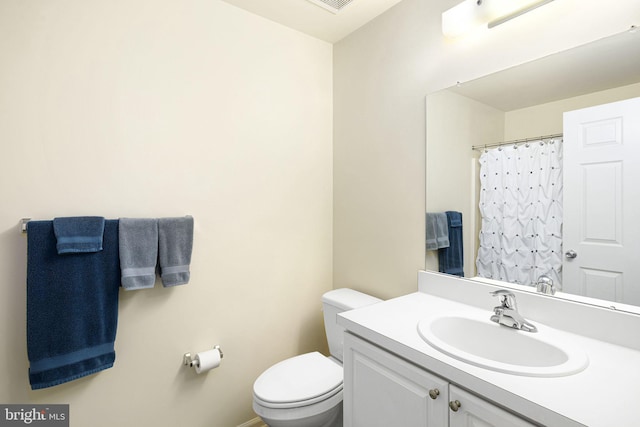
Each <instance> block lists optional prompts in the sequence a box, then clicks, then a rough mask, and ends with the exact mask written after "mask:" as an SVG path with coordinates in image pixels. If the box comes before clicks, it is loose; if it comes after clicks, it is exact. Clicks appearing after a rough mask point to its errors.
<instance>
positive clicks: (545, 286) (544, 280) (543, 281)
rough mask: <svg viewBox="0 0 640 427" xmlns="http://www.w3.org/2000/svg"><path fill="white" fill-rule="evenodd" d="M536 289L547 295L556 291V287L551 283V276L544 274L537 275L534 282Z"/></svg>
mask: <svg viewBox="0 0 640 427" xmlns="http://www.w3.org/2000/svg"><path fill="white" fill-rule="evenodd" d="M536 290H537V291H538V292H541V293H543V294H548V295H554V294H555V293H556V287H555V286H554V284H553V280H552V279H551V277H549V276H547V275H544V274H543V275H542V276H540V277H538V281H537V282H536Z"/></svg>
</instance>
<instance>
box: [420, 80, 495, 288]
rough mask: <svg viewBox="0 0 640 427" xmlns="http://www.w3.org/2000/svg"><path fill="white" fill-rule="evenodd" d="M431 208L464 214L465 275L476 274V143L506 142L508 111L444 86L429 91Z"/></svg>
mask: <svg viewBox="0 0 640 427" xmlns="http://www.w3.org/2000/svg"><path fill="white" fill-rule="evenodd" d="M426 102H427V120H428V123H429V126H427V145H426V152H427V155H426V156H427V157H426V159H427V160H426V164H427V170H428V171H429V174H428V175H427V177H426V181H427V182H426V188H427V194H428V195H429V199H428V200H427V203H426V211H427V212H443V211H449V210H453V211H458V212H461V213H462V222H463V226H462V230H463V236H464V237H463V248H464V255H465V257H464V275H465V277H471V276H473V275H475V250H474V248H475V247H476V240H477V238H476V237H477V236H476V234H475V223H476V216H477V210H478V209H477V204H476V203H474V201H475V190H476V187H477V183H476V177H477V175H478V174H477V171H476V169H475V168H476V166H477V156H475V155H474V153H476V152H474V151H472V150H471V147H472V146H473V145H477V144H481V143H483V142H485V141H501V140H502V138H503V133H504V112H502V111H500V110H497V109H495V108H493V107H489V106H488V105H485V104H482V103H480V102H478V101H475V100H473V99H470V98H467V97H465V96H461V95H458V94H456V93H453V92H450V91H447V90H443V91H439V92H436V93H433V94H430V95H429V96H427V101H426ZM425 268H426V269H427V270H434V271H438V251H426V262H425Z"/></svg>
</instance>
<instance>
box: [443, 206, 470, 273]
mask: <svg viewBox="0 0 640 427" xmlns="http://www.w3.org/2000/svg"><path fill="white" fill-rule="evenodd" d="M445 214H446V215H447V224H448V228H449V247H448V248H442V249H438V270H439V271H440V272H442V273H447V274H453V275H455V276H460V277H464V252H463V248H462V237H463V236H462V214H461V213H460V212H455V211H447V212H445Z"/></svg>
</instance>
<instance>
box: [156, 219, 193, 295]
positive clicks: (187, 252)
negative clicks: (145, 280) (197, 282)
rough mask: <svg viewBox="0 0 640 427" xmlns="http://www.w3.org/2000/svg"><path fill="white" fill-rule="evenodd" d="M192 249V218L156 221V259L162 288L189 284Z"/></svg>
mask: <svg viewBox="0 0 640 427" xmlns="http://www.w3.org/2000/svg"><path fill="white" fill-rule="evenodd" d="M192 249H193V217H191V216H183V217H178V218H160V219H158V258H159V264H160V277H161V278H162V286H164V287H165V288H166V287H171V286H178V285H184V284H186V283H189V278H190V275H191V273H190V270H189V266H190V264H191V251H192Z"/></svg>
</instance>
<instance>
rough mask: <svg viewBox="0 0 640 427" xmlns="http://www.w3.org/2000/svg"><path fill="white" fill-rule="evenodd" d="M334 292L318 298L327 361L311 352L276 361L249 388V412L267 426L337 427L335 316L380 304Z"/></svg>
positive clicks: (340, 373)
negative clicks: (251, 405) (250, 405)
mask: <svg viewBox="0 0 640 427" xmlns="http://www.w3.org/2000/svg"><path fill="white" fill-rule="evenodd" d="M380 301H381V300H380V299H378V298H374V297H372V296H369V295H366V294H363V293H360V292H357V291H354V290H352V289H336V290H333V291H329V292H327V293H326V294H324V295H323V297H322V304H323V310H324V322H325V331H326V334H327V341H328V343H329V351H330V353H331V356H329V357H327V356H324V355H322V354H320V353H318V352H317V351H316V352H311V353H306V354H302V355H299V356H295V357H291V358H289V359H286V360H283V361H282V362H279V363H277V364H275V365H273V366H272V367H270V368H269V369H267V370H266V371H264V372H263V373H262V374H261V375H260V376H259V377H258V379H257V380H256V381H255V383H254V385H253V410H254V411H255V413H256V414H257V415H258V416H259V417H260V418H262V420H263V421H264V422H265V423H266V424H267V425H268V426H269V427H342V380H343V371H342V345H343V344H342V334H343V332H344V329H343V328H342V327H341V326H340V325H338V324H337V314H338V313H340V312H343V311H346V310H351V309H354V308H359V307H364V306H366V305H370V304H374V303H377V302H380Z"/></svg>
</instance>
